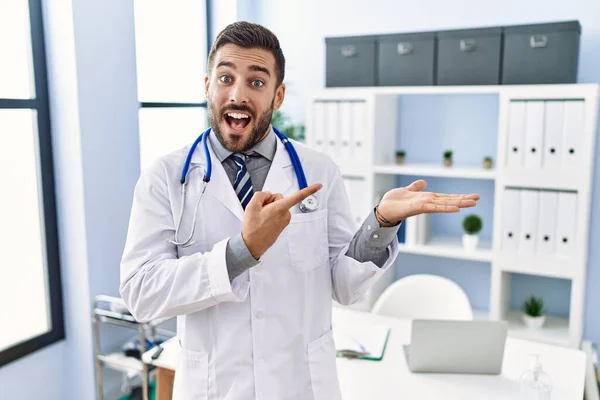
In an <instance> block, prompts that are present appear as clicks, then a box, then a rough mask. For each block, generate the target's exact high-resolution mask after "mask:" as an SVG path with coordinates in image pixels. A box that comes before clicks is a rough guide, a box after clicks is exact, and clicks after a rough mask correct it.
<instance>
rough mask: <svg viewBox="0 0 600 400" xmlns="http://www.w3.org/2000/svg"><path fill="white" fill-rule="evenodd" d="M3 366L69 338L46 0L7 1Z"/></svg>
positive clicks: (1, 170)
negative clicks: (45, 35) (46, 45)
mask: <svg viewBox="0 0 600 400" xmlns="http://www.w3.org/2000/svg"><path fill="white" fill-rule="evenodd" d="M0 57H1V59H2V62H1V63H0V182H1V184H2V196H0V221H2V223H1V226H2V229H1V230H0V254H2V258H1V260H0V274H1V276H2V277H3V278H2V279H0V321H2V329H0V366H2V365H5V364H7V363H9V362H11V361H13V360H16V359H18V358H20V357H23V356H25V355H27V354H29V353H31V352H34V351H36V350H38V349H41V348H43V347H45V346H47V345H49V344H52V343H54V342H56V341H58V340H61V339H63V338H64V323H63V314H62V293H61V281H60V268H59V259H58V235H57V224H56V210H55V198H54V176H53V164H52V149H51V137H50V117H49V110H48V87H47V77H46V63H45V50H44V38H43V26H42V7H41V0H0Z"/></svg>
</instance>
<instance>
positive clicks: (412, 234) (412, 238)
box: [402, 216, 419, 246]
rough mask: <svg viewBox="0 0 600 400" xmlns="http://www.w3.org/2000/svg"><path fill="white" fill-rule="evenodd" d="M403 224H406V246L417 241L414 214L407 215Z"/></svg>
mask: <svg viewBox="0 0 600 400" xmlns="http://www.w3.org/2000/svg"><path fill="white" fill-rule="evenodd" d="M402 223H403V224H406V231H405V232H406V233H405V238H404V243H405V244H406V245H408V246H412V245H415V244H417V243H418V242H419V239H418V234H419V232H418V220H417V218H416V216H412V217H408V218H407V219H406V220H405V221H404V222H402Z"/></svg>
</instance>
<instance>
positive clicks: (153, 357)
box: [152, 345, 164, 360]
mask: <svg viewBox="0 0 600 400" xmlns="http://www.w3.org/2000/svg"><path fill="white" fill-rule="evenodd" d="M163 350H164V347H162V346H161V345H158V350H156V351H155V352H154V354H152V359H153V360H156V359H157V358H158V356H160V353H162V351H163Z"/></svg>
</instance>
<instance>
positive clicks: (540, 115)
mask: <svg viewBox="0 0 600 400" xmlns="http://www.w3.org/2000/svg"><path fill="white" fill-rule="evenodd" d="M583 107H584V102H583V101H582V100H559V101H554V100H548V101H541V100H540V101H538V100H535V101H511V102H510V105H509V110H508V114H509V115H508V143H507V146H508V147H507V158H506V166H507V167H509V168H529V169H558V168H564V167H568V168H576V167H577V166H578V163H579V162H578V160H579V158H580V157H579V153H580V151H581V142H582V138H583V121H584V108H583Z"/></svg>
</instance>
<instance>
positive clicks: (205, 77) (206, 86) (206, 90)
mask: <svg viewBox="0 0 600 400" xmlns="http://www.w3.org/2000/svg"><path fill="white" fill-rule="evenodd" d="M209 82H210V78H209V76H208V74H206V75H204V98H205V99H208V83H209Z"/></svg>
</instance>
